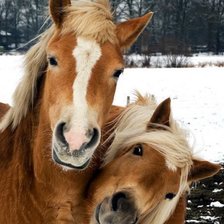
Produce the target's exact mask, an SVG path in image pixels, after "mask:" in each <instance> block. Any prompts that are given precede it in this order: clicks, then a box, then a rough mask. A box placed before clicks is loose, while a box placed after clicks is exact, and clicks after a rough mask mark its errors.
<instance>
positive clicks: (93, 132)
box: [86, 128, 100, 148]
mask: <svg viewBox="0 0 224 224" xmlns="http://www.w3.org/2000/svg"><path fill="white" fill-rule="evenodd" d="M86 135H87V137H89V139H90V141H89V142H88V144H87V145H86V148H90V147H92V146H94V145H95V144H96V143H97V142H98V140H99V136H100V134H99V131H98V129H96V128H93V129H89V130H88V131H87V134H86Z"/></svg>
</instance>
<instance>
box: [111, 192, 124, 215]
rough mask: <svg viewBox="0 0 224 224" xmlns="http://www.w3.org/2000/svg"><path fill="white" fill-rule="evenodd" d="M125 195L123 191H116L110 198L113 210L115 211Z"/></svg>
mask: <svg viewBox="0 0 224 224" xmlns="http://www.w3.org/2000/svg"><path fill="white" fill-rule="evenodd" d="M126 198H127V197H126V195H125V194H124V193H123V192H118V193H116V194H115V195H114V196H113V198H112V200H111V204H112V209H113V211H115V212H116V211H117V209H118V207H119V204H120V203H121V202H122V201H123V200H124V199H126Z"/></svg>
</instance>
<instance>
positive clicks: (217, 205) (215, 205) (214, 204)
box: [210, 201, 224, 208]
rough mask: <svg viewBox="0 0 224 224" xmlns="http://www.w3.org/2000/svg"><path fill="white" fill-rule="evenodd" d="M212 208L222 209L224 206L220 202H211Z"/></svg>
mask: <svg viewBox="0 0 224 224" xmlns="http://www.w3.org/2000/svg"><path fill="white" fill-rule="evenodd" d="M210 206H211V207H218V208H222V207H224V204H222V203H220V202H219V201H215V202H211V204H210Z"/></svg>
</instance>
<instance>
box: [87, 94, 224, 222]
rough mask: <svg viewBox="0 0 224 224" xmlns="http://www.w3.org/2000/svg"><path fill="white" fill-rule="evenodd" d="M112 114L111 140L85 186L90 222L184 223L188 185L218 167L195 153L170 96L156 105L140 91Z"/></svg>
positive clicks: (210, 174) (215, 171) (208, 175)
mask: <svg viewBox="0 0 224 224" xmlns="http://www.w3.org/2000/svg"><path fill="white" fill-rule="evenodd" d="M122 110H123V111H122ZM115 113H116V115H115V114H113V117H117V116H118V118H117V120H116V122H112V121H111V123H110V127H112V135H111V139H110V141H111V140H112V143H111V142H110V148H109V150H108V151H107V153H106V157H105V162H104V164H103V166H102V168H101V169H100V170H99V172H98V174H97V176H96V178H95V179H93V182H92V184H91V187H90V190H89V192H90V198H89V200H90V201H91V203H89V204H90V205H88V207H89V214H94V215H93V216H92V218H91V221H90V222H88V223H91V224H107V223H110V224H117V223H119V224H127V223H128V224H129V223H133V224H134V223H140V224H164V223H170V224H171V223H172V224H181V223H184V220H183V219H182V218H180V216H181V217H183V216H184V214H185V206H186V205H185V204H184V197H185V194H186V191H188V189H189V185H190V184H191V183H192V182H194V181H197V180H201V179H204V178H207V177H210V176H212V175H214V174H215V173H217V172H218V171H219V169H220V166H219V165H216V164H212V163H210V162H208V161H202V160H199V159H197V158H195V157H194V156H193V153H192V150H191V148H190V146H189V144H188V142H187V138H186V133H185V132H184V131H183V130H182V129H181V128H180V127H179V126H178V124H177V123H176V122H175V121H174V120H173V119H172V117H171V116H170V99H167V100H165V101H164V102H162V103H161V104H160V105H159V106H158V107H156V105H155V103H152V101H151V100H150V99H149V98H144V97H141V96H139V99H138V101H137V102H136V103H135V104H132V105H130V106H128V107H127V108H126V109H122V108H120V109H119V108H118V109H117V110H115ZM177 203H179V204H178V206H177ZM94 208H96V209H95V212H94ZM175 209H176V211H175V213H174V214H173V216H171V215H172V213H173V212H174V210H175ZM169 219H170V220H169ZM180 219H182V220H180Z"/></svg>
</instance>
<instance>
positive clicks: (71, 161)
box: [52, 148, 91, 170]
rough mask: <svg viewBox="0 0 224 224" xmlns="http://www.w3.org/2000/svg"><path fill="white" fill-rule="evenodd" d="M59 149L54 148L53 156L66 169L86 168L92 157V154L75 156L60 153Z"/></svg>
mask: <svg viewBox="0 0 224 224" xmlns="http://www.w3.org/2000/svg"><path fill="white" fill-rule="evenodd" d="M57 151H58V150H57V149H55V148H53V150H52V158H53V160H54V161H55V163H57V164H58V165H60V166H62V168H63V169H64V170H74V169H75V170H84V169H86V168H87V167H88V165H89V162H90V159H91V157H90V156H83V155H82V156H79V157H76V156H73V155H67V154H62V153H58V152H57Z"/></svg>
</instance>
